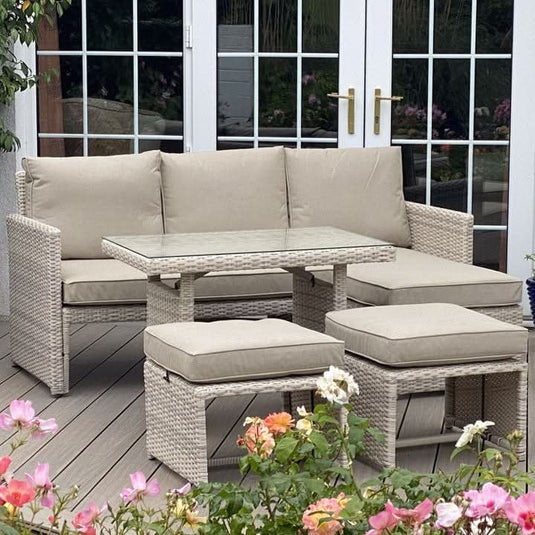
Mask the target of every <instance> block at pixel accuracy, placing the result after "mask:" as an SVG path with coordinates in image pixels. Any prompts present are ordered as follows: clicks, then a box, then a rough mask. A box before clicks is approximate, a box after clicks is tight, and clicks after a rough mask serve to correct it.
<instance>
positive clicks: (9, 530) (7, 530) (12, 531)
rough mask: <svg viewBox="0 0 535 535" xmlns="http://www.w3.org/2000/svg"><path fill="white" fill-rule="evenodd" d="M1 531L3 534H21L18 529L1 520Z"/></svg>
mask: <svg viewBox="0 0 535 535" xmlns="http://www.w3.org/2000/svg"><path fill="white" fill-rule="evenodd" d="M0 533H1V534H2V535H19V532H18V531H17V530H16V529H14V528H12V527H11V526H8V525H7V524H4V522H0Z"/></svg>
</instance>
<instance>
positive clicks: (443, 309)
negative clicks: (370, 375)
mask: <svg viewBox="0 0 535 535" xmlns="http://www.w3.org/2000/svg"><path fill="white" fill-rule="evenodd" d="M325 332H326V333H327V334H330V335H331V336H334V337H336V338H339V339H340V340H344V341H345V344H346V349H347V351H350V352H351V353H355V354H357V355H360V356H362V357H366V358H368V359H370V360H373V361H376V362H379V363H381V364H385V365H387V366H395V367H403V366H407V367H408V366H427V365H438V364H442V365H444V364H458V363H463V362H474V361H488V360H495V359H505V358H509V357H513V356H516V355H525V354H526V351H527V341H528V333H527V330H526V329H524V328H523V327H519V326H517V325H511V324H509V323H504V322H503V321H499V320H496V319H494V318H491V317H489V316H486V315H484V314H481V313H479V312H474V311H473V310H468V309H466V308H463V307H460V306H457V305H451V304H448V303H428V304H420V305H398V306H396V305H394V306H385V307H366V308H355V309H351V310H342V311H336V312H329V313H328V314H327V316H326V319H325Z"/></svg>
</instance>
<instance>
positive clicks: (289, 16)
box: [259, 0, 297, 52]
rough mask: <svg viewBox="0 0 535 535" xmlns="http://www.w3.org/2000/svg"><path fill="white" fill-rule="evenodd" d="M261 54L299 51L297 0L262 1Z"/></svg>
mask: <svg viewBox="0 0 535 535" xmlns="http://www.w3.org/2000/svg"><path fill="white" fill-rule="evenodd" d="M259 16H260V28H259V37H260V52H295V51H296V50H297V0H260V15H259Z"/></svg>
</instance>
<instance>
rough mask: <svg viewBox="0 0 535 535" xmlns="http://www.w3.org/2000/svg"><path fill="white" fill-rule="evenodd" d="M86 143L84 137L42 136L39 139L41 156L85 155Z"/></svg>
mask: <svg viewBox="0 0 535 535" xmlns="http://www.w3.org/2000/svg"><path fill="white" fill-rule="evenodd" d="M83 155H84V143H83V140H82V138H80V139H73V138H60V137H57V138H41V139H40V140H39V156H53V157H58V156H59V157H62V156H83Z"/></svg>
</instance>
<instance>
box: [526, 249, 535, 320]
mask: <svg viewBox="0 0 535 535" xmlns="http://www.w3.org/2000/svg"><path fill="white" fill-rule="evenodd" d="M526 260H531V277H529V278H528V279H527V280H526V285H527V287H528V297H529V308H530V310H531V319H532V320H533V321H534V322H535V264H534V262H535V253H531V254H527V255H526Z"/></svg>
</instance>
